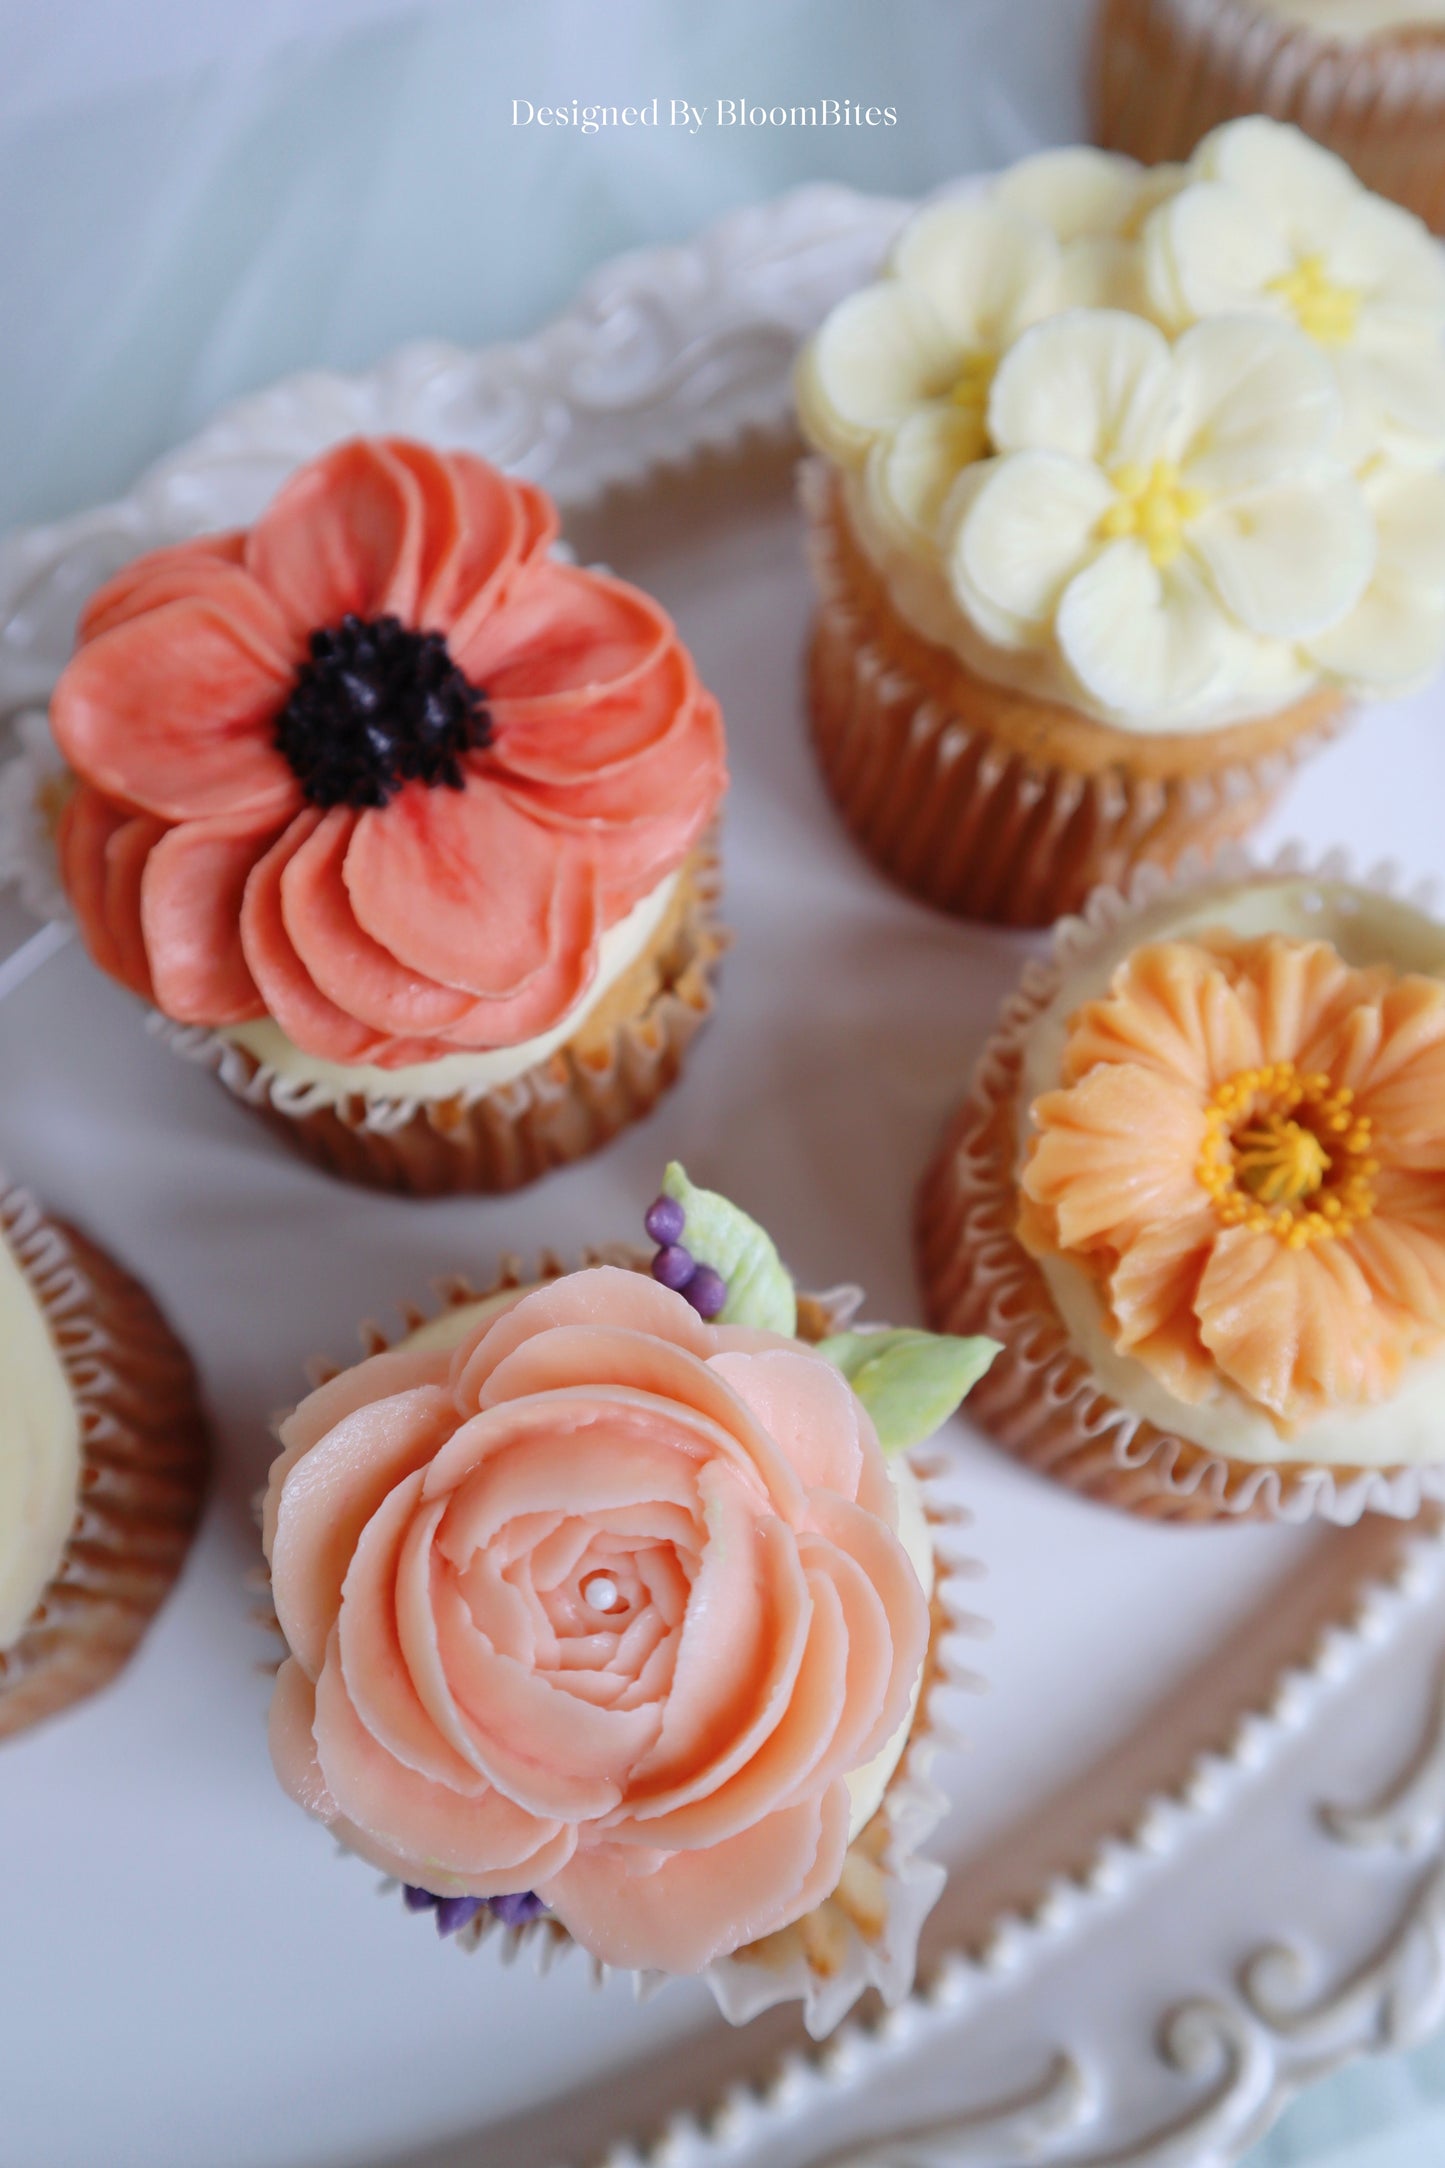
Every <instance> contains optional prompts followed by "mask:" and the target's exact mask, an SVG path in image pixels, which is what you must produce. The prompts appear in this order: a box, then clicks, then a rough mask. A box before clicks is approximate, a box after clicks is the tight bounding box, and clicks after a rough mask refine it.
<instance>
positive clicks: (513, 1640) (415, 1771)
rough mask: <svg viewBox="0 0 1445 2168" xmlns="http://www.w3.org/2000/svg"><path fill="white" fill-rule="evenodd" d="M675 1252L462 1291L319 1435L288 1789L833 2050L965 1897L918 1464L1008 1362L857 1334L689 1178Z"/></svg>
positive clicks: (298, 1475)
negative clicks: (914, 1458) (928, 1928)
mask: <svg viewBox="0 0 1445 2168" xmlns="http://www.w3.org/2000/svg"><path fill="white" fill-rule="evenodd" d="M647 1225H648V1229H649V1232H650V1233H651V1234H652V1235H653V1238H654V1239H655V1240H656V1241H657V1243H658V1245H659V1247H658V1250H657V1253H656V1255H655V1257H654V1258H653V1260H652V1266H651V1274H650V1276H649V1273H648V1271H647V1269H646V1266H645V1262H644V1260H643V1259H642V1258H640V1257H636V1258H634V1259H633V1260H632V1265H633V1269H627V1268H626V1267H625V1266H622V1265H618V1264H615V1263H597V1264H593V1265H590V1266H588V1267H586V1268H585V1269H583V1270H580V1271H576V1272H562V1271H560V1269H559V1268H557V1267H555V1266H551V1267H548V1268H546V1269H545V1270H544V1273H543V1274H542V1275H540V1276H537V1275H534V1276H532V1278H531V1279H530V1280H524V1279H523V1278H522V1276H521V1275H519V1274H516V1273H508V1274H505V1275H504V1276H503V1279H502V1282H501V1284H500V1285H499V1286H497V1287H496V1288H495V1289H494V1290H493V1291H492V1292H491V1293H490V1294H487V1295H484V1296H480V1297H479V1296H476V1295H474V1294H472V1293H471V1292H470V1291H468V1290H465V1289H461V1290H454V1292H453V1299H452V1301H451V1304H450V1306H449V1307H448V1308H447V1309H446V1310H445V1311H444V1312H443V1313H442V1315H441V1316H440V1317H437V1318H435V1319H433V1320H432V1321H431V1322H430V1323H427V1324H421V1325H419V1326H418V1327H417V1329H415V1330H414V1331H413V1332H412V1333H411V1334H410V1335H409V1336H408V1337H407V1338H406V1339H405V1340H404V1341H402V1342H401V1343H400V1345H398V1346H396V1347H393V1348H386V1349H383V1350H381V1351H379V1352H377V1353H376V1354H374V1355H373V1356H372V1357H371V1358H370V1359H369V1360H368V1361H366V1362H363V1363H361V1364H360V1365H359V1366H357V1367H356V1368H354V1369H351V1370H346V1371H343V1372H341V1373H340V1374H339V1375H336V1376H333V1377H332V1378H331V1379H330V1380H329V1381H328V1382H327V1383H326V1384H324V1385H322V1386H321V1387H320V1388H319V1390H317V1391H316V1392H314V1393H313V1394H312V1395H311V1396H310V1398H309V1399H307V1400H305V1401H303V1402H302V1404H301V1406H300V1407H299V1408H298V1409H297V1410H296V1411H295V1413H294V1414H293V1415H291V1416H290V1417H289V1418H288V1420H287V1421H286V1422H285V1423H284V1424H283V1426H282V1429H281V1439H282V1444H283V1447H284V1450H283V1452H282V1453H281V1456H280V1458H279V1459H278V1460H277V1461H276V1463H275V1465H274V1467H273V1468H272V1470H271V1479H270V1485H269V1489H268V1492H267V1496H266V1504H265V1518H264V1538H265V1547H266V1555H267V1559H268V1562H269V1566H270V1573H271V1587H272V1593H273V1596H274V1599H275V1605H276V1614H277V1618H278V1621H279V1624H280V1626H281V1629H282V1631H283V1633H284V1635H285V1639H286V1642H287V1644H288V1648H289V1652H290V1653H289V1654H288V1656H287V1659H286V1661H285V1662H284V1663H283V1664H282V1666H281V1670H280V1673H279V1676H278V1679H277V1684H276V1696H275V1701H274V1704H273V1709H272V1718H271V1747H272V1754H273V1758H274V1760H275V1764H276V1769H277V1773H278V1775H279V1776H280V1779H281V1782H282V1784H283V1785H284V1786H285V1788H286V1790H287V1791H288V1792H289V1793H290V1794H291V1795H292V1797H293V1798H295V1799H296V1800H297V1801H298V1803H299V1804H300V1805H302V1806H303V1807H305V1808H306V1810H307V1811H308V1812H309V1813H310V1814H312V1815H314V1816H316V1817H317V1818H318V1819H320V1820H321V1821H323V1822H325V1823H326V1824H327V1825H328V1826H329V1827H330V1828H331V1829H332V1831H333V1832H334V1833H335V1834H336V1835H337V1836H338V1837H339V1838H340V1839H341V1841H342V1843H343V1844H344V1845H345V1846H346V1847H347V1848H348V1849H349V1850H351V1851H353V1852H355V1853H358V1854H359V1855H360V1856H361V1857H362V1858H363V1859H365V1860H368V1861H370V1862H371V1864H372V1865H373V1866H375V1867H378V1868H380V1869H381V1870H382V1871H383V1872H385V1873H387V1874H389V1875H390V1876H392V1877H394V1878H395V1879H396V1880H397V1881H398V1882H400V1883H401V1884H403V1885H404V1888H405V1894H406V1899H407V1903H408V1905H409V1907H410V1909H411V1910H412V1911H414V1912H418V1913H423V1914H428V1915H430V1916H431V1917H432V1918H433V1919H434V1920H435V1922H436V1925H437V1927H438V1928H439V1930H440V1931H441V1932H442V1933H443V1934H457V1935H459V1936H461V1937H462V1939H463V1940H464V1941H465V1942H466V1943H468V1944H471V1945H474V1944H475V1943H477V1942H478V1941H479V1940H481V1939H482V1937H483V1936H484V1935H485V1936H492V1935H498V1934H501V1935H513V1936H517V1935H524V1936H526V1937H528V1938H529V1939H533V1940H536V1941H538V1942H539V1943H540V1944H541V1947H542V1949H543V1951H550V1950H554V1949H556V1948H558V1947H559V1946H563V1945H569V1944H570V1945H575V1946H578V1947H580V1948H581V1949H583V1950H585V1951H587V1952H588V1953H589V1954H590V1955H591V1956H592V1958H593V1959H594V1960H595V1962H596V1963H597V1964H598V1965H599V1966H602V1965H606V1966H614V1967H619V1968H622V1969H626V1970H632V1971H637V1972H643V1973H651V1974H661V1975H687V1974H701V1975H703V1976H704V1977H705V1978H706V1979H707V1980H708V1983H709V1985H710V1986H711V1987H712V1989H713V1992H714V1994H715V1995H716V1997H717V1999H718V2001H719V2003H720V2005H721V2006H722V2008H723V2010H724V2012H725V2013H726V2015H727V2016H728V2017H730V2018H731V2019H733V2020H734V2021H735V2022H737V2021H740V2020H742V2019H744V2018H747V2017H749V2016H751V2015H752V2014H753V2013H754V2012H755V2011H757V2010H760V2009H763V2008H765V2007H767V2005H769V2004H770V2003H774V2002H779V2001H783V2000H788V1999H792V1998H794V1997H798V1998H801V1999H802V2000H803V2002H804V2003H805V2006H806V2016H807V2022H808V2024H809V2026H810V2027H811V2028H812V2030H813V2031H814V2032H815V2033H823V2032H826V2031H828V2030H829V2029H830V2028H831V2027H832V2026H833V2025H834V2024H836V2022H837V2021H838V2019H839V2017H841V2015H842V2014H843V2012H844V2011H845V2010H846V2009H847V2008H848V2007H849V2005H850V2004H851V2003H852V2002H853V2001H854V2000H855V1999H856V1997H857V1996H858V1995H859V1994H860V1993H861V1992H862V1991H863V1989H864V1988H865V1987H868V1986H872V1987H875V1988H877V1989H878V1990H879V1991H880V1992H881V1993H882V1994H883V1995H884V1997H885V1998H886V1999H887V2000H888V2001H890V2002H891V2001H895V2000H897V1999H898V1998H899V1997H900V1996H901V1995H903V1994H905V1993H906V1992H907V1991H908V1988H909V1986H910V1984H911V1982H912V1977H913V1967H914V1956H915V1950H916V1945H917V1938H918V1930H919V1926H920V1924H921V1922H922V1920H923V1918H924V1916H925V1915H926V1913H927V1912H928V1911H929V1909H930V1908H931V1906H932V1904H933V1902H934V1900H935V1898H936V1897H937V1895H938V1891H939V1889H940V1887H941V1886H942V1882H943V1870H942V1868H941V1867H940V1866H939V1865H938V1864H937V1863H936V1862H934V1861H932V1860H930V1859H928V1858H927V1857H926V1856H925V1855H924V1854H923V1852H922V1851H921V1849H920V1848H921V1846H922V1845H923V1843H924V1841H925V1839H926V1838H927V1835H928V1833H929V1831H930V1830H931V1828H932V1827H933V1825H934V1824H935V1822H936V1821H937V1819H938V1816H939V1813H940V1812H941V1810H942V1806H943V1800H942V1797H941V1795H940V1794H939V1793H938V1792H937V1791H936V1790H935V1789H934V1788H933V1787H932V1786H931V1785H930V1784H929V1783H928V1782H927V1779H926V1763H927V1760H928V1758H929V1755H930V1751H931V1749H930V1745H929V1734H930V1730H931V1726H932V1723H933V1717H932V1713H931V1711H932V1704H933V1699H934V1695H935V1693H936V1692H937V1690H938V1689H939V1686H940V1683H941V1681H942V1679H943V1677H944V1674H945V1672H946V1659H945V1657H944V1654H943V1651H942V1648H941V1646H940V1643H941V1640H942V1637H943V1635H944V1633H945V1631H946V1627H947V1623H948V1611H947V1608H946V1605H945V1602H944V1596H943V1588H942V1582H943V1575H942V1574H941V1572H939V1571H938V1569H937V1568H936V1565H935V1539H936V1536H937V1533H938V1531H937V1528H936V1526H935V1522H934V1520H933V1519H931V1518H930V1512H929V1509H928V1508H927V1507H926V1505H925V1500H924V1495H923V1492H922V1491H921V1489H920V1486H919V1482H918V1479H917V1476H916V1475H915V1473H914V1472H913V1471H912V1470H911V1469H910V1467H909V1465H908V1461H907V1459H906V1458H905V1455H906V1453H907V1451H908V1449H909V1448H910V1447H912V1446H915V1445H917V1444H919V1443H920V1442H921V1441H922V1440H923V1439H924V1438H925V1437H927V1436H928V1435H929V1434H930V1433H931V1432H932V1431H933V1430H934V1429H935V1428H936V1427H937V1426H938V1424H939V1423H940V1422H942V1421H943V1420H944V1418H945V1417H946V1416H947V1415H948V1414H949V1413H950V1412H951V1411H952V1409H953V1408H954V1407H955V1406H956V1404H957V1402H958V1400H959V1399H960V1398H961V1397H962V1395H963V1393H964V1392H965V1391H966V1390H967V1389H968V1387H969V1385H970V1384H971V1383H972V1382H973V1380H974V1379H975V1378H976V1377H977V1376H978V1375H979V1374H980V1372H981V1371H982V1370H983V1369H985V1368H986V1367H987V1365H988V1362H989V1360H990V1358H991V1356H992V1355H993V1353H994V1347H993V1343H992V1342H991V1341H987V1340H981V1341H967V1342H960V1341H957V1340H951V1339H941V1338H931V1337H930V1336H929V1335H928V1334H926V1333H918V1332H889V1331H883V1330H877V1331H849V1330H846V1329H843V1328H844V1324H845V1320H844V1319H843V1317H842V1316H841V1315H840V1311H841V1310H842V1309H843V1308H845V1307H846V1305H845V1304H842V1303H841V1302H840V1298H839V1297H838V1296H836V1295H835V1296H833V1297H830V1298H816V1299H812V1298H808V1297H806V1296H804V1297H800V1296H799V1295H798V1294H797V1293H796V1292H795V1290H794V1287H793V1284H792V1281H791V1280H790V1279H789V1277H788V1275H787V1273H786V1272H785V1271H784V1270H783V1268H782V1266H781V1264H780V1262H779V1260H778V1256H777V1252H776V1250H775V1249H774V1248H773V1245H772V1243H771V1242H770V1241H769V1240H768V1238H767V1236H766V1235H765V1234H764V1233H763V1232H762V1230H761V1229H760V1228H759V1227H757V1225H756V1224H755V1223H754V1222H753V1221H751V1220H749V1219H748V1218H747V1217H746V1216H745V1215H744V1214H742V1213H741V1212H739V1211H738V1210H737V1209H736V1208H735V1207H734V1206H732V1205H730V1204H728V1203H727V1201H726V1200H725V1199H723V1198H720V1197H718V1196H716V1195H714V1194H713V1193H710V1192H708V1191H704V1190H699V1189H697V1188H695V1187H694V1186H693V1185H692V1184H691V1183H690V1182H689V1181H688V1180H687V1178H686V1176H685V1175H684V1174H683V1172H682V1170H681V1169H680V1168H677V1167H672V1168H669V1170H668V1175H667V1180H666V1183H665V1186H664V1193H663V1195H662V1196H660V1197H659V1198H658V1199H657V1200H656V1202H655V1203H654V1205H653V1206H652V1207H651V1209H650V1210H649V1212H648V1214H647ZM855 1299H856V1298H855Z"/></svg>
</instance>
